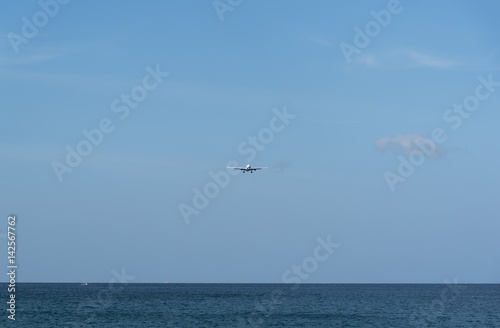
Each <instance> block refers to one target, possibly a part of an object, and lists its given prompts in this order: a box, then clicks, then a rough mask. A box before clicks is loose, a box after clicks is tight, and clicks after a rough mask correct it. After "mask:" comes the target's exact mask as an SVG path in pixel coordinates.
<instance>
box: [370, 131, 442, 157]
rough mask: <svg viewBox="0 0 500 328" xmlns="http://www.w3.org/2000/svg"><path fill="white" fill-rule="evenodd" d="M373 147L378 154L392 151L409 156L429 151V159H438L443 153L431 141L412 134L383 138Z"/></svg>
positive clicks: (440, 148)
mask: <svg viewBox="0 0 500 328" xmlns="http://www.w3.org/2000/svg"><path fill="white" fill-rule="evenodd" d="M375 147H377V149H378V150H379V151H380V152H385V151H386V150H390V151H392V152H393V153H394V154H405V155H410V154H411V153H412V152H413V151H422V150H423V149H427V150H431V151H430V152H429V154H428V156H429V157H431V158H438V157H441V155H442V154H443V153H444V150H443V148H442V147H440V146H439V145H436V144H435V143H434V142H433V141H432V140H430V139H427V138H425V137H424V136H422V135H420V134H418V133H414V134H406V135H398V136H396V137H393V138H391V137H384V138H381V139H379V140H377V141H375Z"/></svg>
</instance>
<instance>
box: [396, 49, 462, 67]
mask: <svg viewBox="0 0 500 328" xmlns="http://www.w3.org/2000/svg"><path fill="white" fill-rule="evenodd" d="M405 55H406V56H408V58H410V59H411V60H412V61H413V62H414V63H415V64H417V65H418V66H427V67H435V68H449V67H455V66H460V65H461V63H460V62H459V61H457V60H453V59H449V58H444V57H437V56H431V55H427V54H423V53H419V52H416V51H414V50H407V51H406V54H405Z"/></svg>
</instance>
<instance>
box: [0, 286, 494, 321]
mask: <svg viewBox="0 0 500 328" xmlns="http://www.w3.org/2000/svg"><path fill="white" fill-rule="evenodd" d="M0 288H1V291H0V295H1V297H2V299H3V300H4V302H3V304H4V308H5V310H4V311H3V318H1V320H0V327H27V328H28V327H48V328H54V327H124V328H130V327H234V328H236V327H311V328H312V327H335V328H347V327H374V328H375V327H377V328H378V327H380V328H391V327H394V328H396V327H397V328H399V327H401V328H403V327H404V328H408V327H440V328H443V327H450V328H460V327H467V328H469V327H500V285H498V284H456V283H453V282H449V283H446V284H297V285H293V284H174V283H163V284H136V283H134V284H132V283H129V284H117V283H115V284H105V283H102V284H101V283H96V284H92V283H91V284H88V285H86V286H85V285H81V284H79V283H73V284H72V283H20V284H17V286H16V291H15V306H14V309H15V314H14V316H12V314H11V313H12V311H9V310H8V309H9V307H11V305H9V304H7V301H9V300H10V293H8V292H7V288H8V285H7V284H5V283H2V284H0ZM9 316H11V317H10V318H9ZM12 318H14V319H15V320H13V319H12Z"/></svg>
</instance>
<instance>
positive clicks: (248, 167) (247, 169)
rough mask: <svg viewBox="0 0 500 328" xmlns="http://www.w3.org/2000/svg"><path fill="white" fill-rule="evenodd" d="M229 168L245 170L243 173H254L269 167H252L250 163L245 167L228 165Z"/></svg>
mask: <svg viewBox="0 0 500 328" xmlns="http://www.w3.org/2000/svg"><path fill="white" fill-rule="evenodd" d="M227 168H228V169H235V170H240V171H243V173H245V172H247V171H250V173H253V171H257V170H261V169H267V167H251V166H250V164H248V165H247V166H245V167H234V166H228V167H227Z"/></svg>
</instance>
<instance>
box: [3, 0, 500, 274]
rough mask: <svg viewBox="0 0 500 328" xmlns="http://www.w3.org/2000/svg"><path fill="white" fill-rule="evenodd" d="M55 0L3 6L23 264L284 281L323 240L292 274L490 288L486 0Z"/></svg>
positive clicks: (6, 192)
mask: <svg viewBox="0 0 500 328" xmlns="http://www.w3.org/2000/svg"><path fill="white" fill-rule="evenodd" d="M63 2H64V1H61V3H59V2H54V1H49V0H46V1H41V2H37V1H23V2H19V3H18V2H4V3H3V4H1V5H0V6H1V7H0V9H1V10H0V22H1V24H0V32H1V33H2V35H3V36H4V37H3V38H1V39H0V40H1V41H0V49H1V52H0V86H1V90H2V108H3V109H2V110H1V111H0V122H2V128H1V130H0V160H1V163H2V165H1V167H2V170H1V171H0V181H1V182H2V183H1V188H0V199H1V202H0V204H1V209H2V213H3V214H2V215H3V216H4V219H5V221H7V216H8V214H12V213H13V214H16V215H17V216H18V224H17V229H18V230H17V233H18V239H17V240H18V254H17V257H18V264H19V273H18V279H19V281H34V282H38V281H40V282H42V281H43V282H45V281H46V282H78V281H89V282H108V281H109V280H110V279H111V278H112V277H113V274H112V270H117V271H121V270H122V269H123V270H125V271H126V272H127V274H129V275H133V276H134V277H135V278H134V280H133V282H162V281H170V282H273V283H274V282H276V283H279V282H283V275H284V273H285V272H287V270H291V268H293V266H294V265H297V266H299V267H300V266H302V267H303V266H304V263H306V264H307V263H312V262H311V261H309V262H308V260H307V259H311V257H312V258H315V257H314V254H315V253H314V252H315V249H316V247H317V246H318V241H317V239H318V238H323V239H324V240H326V239H327V237H328V236H330V238H331V241H332V242H335V243H338V244H340V247H338V248H337V249H336V250H335V252H334V253H333V254H330V256H329V257H328V259H327V260H324V261H318V260H316V264H317V266H316V267H314V270H313V269H311V268H310V267H309V271H311V272H310V273H309V274H308V276H307V278H300V281H301V282H304V283H313V282H325V283H330V282H331V283H344V282H355V283H356V282H359V283H364V282H381V283H393V282H394V283H398V282H416V283H419V282H430V283H441V282H443V281H444V279H448V280H453V279H454V278H457V279H458V281H459V282H490V283H500V280H499V277H500V260H499V259H500V238H499V233H498V232H499V231H500V221H499V220H498V217H499V214H500V205H499V202H498V190H497V189H498V185H499V184H500V174H499V173H498V167H499V164H500V156H499V155H498V152H497V151H496V150H495V147H494V142H496V141H498V140H500V134H499V132H498V131H500V130H499V129H498V122H500V114H499V112H498V110H497V109H498V108H499V105H500V87H499V86H498V85H499V83H498V82H500V72H499V68H500V46H499V44H498V29H499V28H500V23H499V22H498V15H497V13H498V10H499V9H500V4H499V3H498V2H497V1H482V2H481V3H480V5H478V4H477V3H473V2H471V1H459V2H457V1H451V0H450V1H440V2H438V3H435V2H433V1H408V0H407V1H403V0H401V1H400V2H397V1H356V2H355V3H354V2H347V1H344V2H340V1H336V2H333V1H293V2H292V1H285V0H282V1H272V2H269V1H247V0H243V1H241V2H238V1H232V2H228V1H226V0H221V1H220V2H216V4H217V7H216V6H214V4H213V2H211V1H199V0H190V1H148V2H146V3H145V2H139V1H127V2H120V1H106V2H104V3H103V2H99V1H85V2H82V1H70V2H68V3H63ZM230 3H232V5H231V4H230ZM43 7H45V8H46V11H48V13H46V11H44V9H43ZM47 8H48V9H47ZM221 8H222V9H221ZM218 11H219V12H218ZM372 11H373V12H375V13H376V14H375V16H377V17H379V18H380V17H385V18H382V19H385V21H382V23H381V22H377V21H376V20H375V18H374V17H375V16H374V15H373V14H371V12H372ZM391 11H392V12H391ZM384 13H385V14H386V16H384ZM387 13H389V14H390V18H388V16H387ZM49 14H50V15H49ZM52 16H53V17H52ZM221 18H223V19H221ZM26 22H28V23H26ZM35 23H36V24H38V27H37V26H36V25H35ZM30 24H33V26H32V27H31V30H30V26H29V25H30ZM25 25H26V26H25ZM383 25H385V26H383ZM377 26H378V28H377ZM33 27H34V28H36V29H37V31H36V32H35V31H34V29H33ZM367 28H368V31H367V30H366V29H367ZM369 28H373V29H372V30H369ZM357 31H362V32H361V33H363V34H364V35H365V36H363V35H357V33H358V32H357ZM23 33H24V34H23ZM366 33H368V34H366ZM356 38H358V41H359V38H361V39H363V38H364V40H365V42H367V40H369V42H367V43H368V44H367V45H365V46H363V47H358V48H357V51H356V52H355V53H353V54H352V55H351V56H348V57H349V58H347V57H346V56H345V55H344V53H343V51H342V47H341V45H342V44H344V45H345V44H349V45H350V46H351V47H355V46H356V40H357V39H356ZM20 40H23V41H20ZM351 49H352V48H351ZM151 72H156V73H153V74H152V73H151ZM158 72H160V73H158ZM166 72H168V76H167V74H166ZM155 74H156V75H155ZM155 77H156V78H155ZM144 81H146V82H144ZM484 81H486V84H485V83H484ZM488 81H490V82H488ZM146 87H147V89H146ZM478 89H479V91H478ZM133 92H135V98H133V99H136V100H137V99H139V100H140V101H139V100H137V101H135V102H133V105H125V102H124V100H123V99H124V98H122V95H125V97H127V95H130V94H131V93H133ZM477 92H479V93H477ZM479 98H481V99H479ZM113 104H115V106H114V105H113ZM455 104H457V105H458V106H461V107H462V108H469V110H467V109H466V110H465V111H464V110H463V109H462V112H461V113H462V114H460V113H459V112H454V111H453V110H454V105H455ZM117 106H125V107H127V111H128V115H127V116H126V117H124V118H123V119H122V118H120V117H121V115H122V114H123V113H124V112H123V111H121V110H119V109H118V108H117ZM132 107H135V108H132ZM273 109H275V111H273ZM122 110H123V109H122ZM276 111H277V112H279V113H283V111H285V112H286V113H288V114H289V115H290V116H293V115H295V116H294V117H293V118H291V119H289V121H288V122H287V123H286V124H285V123H283V121H279V120H278V121H277V118H276V117H277V116H276ZM465 117H466V118H465ZM273 119H274V121H273V122H274V123H276V122H278V123H277V125H276V126H279V127H280V129H279V131H274V132H272V133H273V134H272V136H271V137H269V131H273V130H270V129H271V125H270V124H271V121H272V120H273ZM103 120H105V122H107V123H108V124H111V125H112V127H110V126H109V125H108V131H110V130H112V131H110V132H108V133H104V132H103V133H102V140H100V141H99V142H96V144H94V145H92V149H91V150H90V151H88V148H85V145H86V144H85V142H86V143H87V144H89V142H90V141H89V140H87V139H86V137H85V135H84V134H83V133H82V131H83V130H87V131H91V130H94V129H98V128H99V125H100V124H101V123H100V122H102V121H103ZM458 120H460V124H458V123H457V122H458ZM457 125H458V126H457ZM454 127H455V129H454ZM435 129H441V130H440V131H441V135H445V136H446V141H444V142H438V141H437V140H435V138H434V139H433V131H434V130H435ZM276 130H278V129H276ZM266 133H268V134H267V136H268V137H269V138H267V139H266V140H265V141H266V142H267V143H263V142H262V140H261V139H258V140H260V144H259V149H260V150H258V151H256V155H255V158H252V159H251V162H250V164H252V165H254V166H269V169H267V170H263V171H260V172H257V173H255V174H252V175H250V174H239V175H235V176H230V181H229V183H228V184H227V186H225V187H218V189H219V190H218V192H217V196H215V197H214V198H209V199H208V205H207V206H206V207H204V208H199V209H196V208H195V205H194V204H193V197H195V192H194V191H193V190H194V189H197V190H200V192H201V193H203V192H204V188H205V187H206V186H207V185H212V186H213V183H214V181H213V178H212V177H211V175H210V172H212V173H216V174H222V175H227V176H229V172H227V171H226V169H225V166H226V165H227V163H228V162H229V161H231V160H233V161H236V162H238V163H239V164H241V165H245V164H247V163H248V162H249V161H248V157H249V156H248V154H245V153H242V151H241V150H242V149H248V148H249V147H250V146H249V144H248V137H249V136H253V137H256V138H259V136H260V138H263V136H264V138H265V137H266ZM98 134H99V133H97V135H98ZM82 142H83V144H82V146H81V149H80V150H81V151H88V154H87V155H86V156H81V157H82V160H81V163H80V164H79V165H76V166H75V167H70V166H68V165H67V164H68V163H67V162H66V157H67V154H68V148H67V147H70V148H71V149H73V150H75V151H76V149H77V148H78V145H79V144H81V143H82ZM245 142H247V144H243V143H245ZM429 142H431V143H429ZM242 144H243V145H242ZM419 145H420V146H422V145H431V146H432V147H431V148H432V149H433V151H432V152H431V153H429V154H427V155H426V154H424V153H423V151H422V150H421V149H422V148H419ZM85 149H86V150H85ZM422 154H423V155H422ZM412 156H413V157H412ZM402 161H406V162H408V163H410V164H411V162H410V161H413V163H417V164H418V165H412V166H413V171H412V172H411V174H407V175H406V176H402V175H401V174H400V173H401V172H399V171H398V169H399V166H400V165H402V164H401V163H402ZM55 162H57V163H59V164H60V166H59V167H63V166H66V168H67V169H68V171H66V172H64V173H62V174H60V177H59V178H58V176H57V174H56V172H55V171H54V163H55ZM69 170H71V172H69ZM220 172H227V173H220ZM388 172H390V173H388ZM406 172H408V171H406ZM231 173H233V172H231ZM391 174H392V175H391ZM388 176H390V177H391V179H392V180H388V178H387V177H388ZM395 176H398V177H399V178H398V177H396V178H394V177H395ZM394 179H396V180H394ZM388 181H389V182H388ZM390 181H392V182H390ZM391 186H392V188H391ZM181 204H184V205H186V206H189V207H191V208H192V209H193V210H194V211H195V212H196V213H197V214H191V215H189V224H187V221H186V220H185V217H183V215H182V213H181V211H180V209H179V206H180V205H181ZM1 226H3V227H4V228H2V230H0V231H1V232H4V233H5V231H6V223H5V224H4V225H2V224H0V227H1ZM4 229H5V230H4ZM0 239H1V244H2V245H4V246H6V239H5V235H4V234H3V235H0ZM6 257H7V255H5V258H6ZM4 261H5V263H6V260H4ZM303 268H304V267H303ZM306 269H307V268H306ZM298 277H300V276H298ZM3 279H5V278H3Z"/></svg>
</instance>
